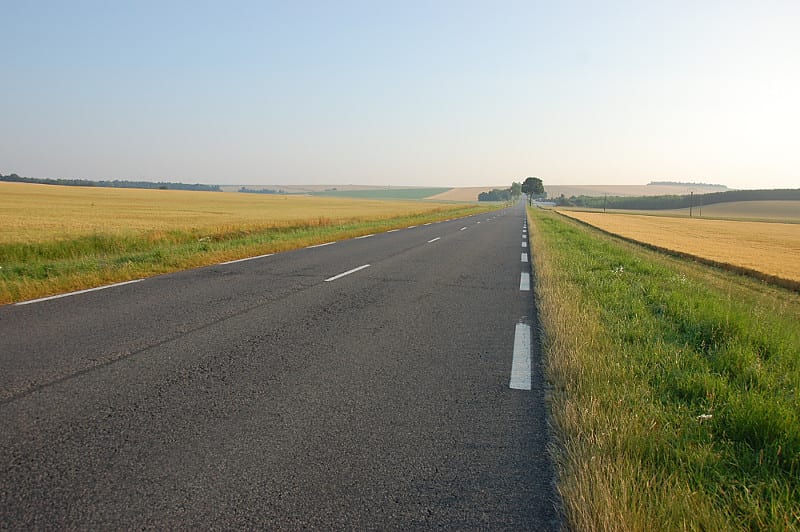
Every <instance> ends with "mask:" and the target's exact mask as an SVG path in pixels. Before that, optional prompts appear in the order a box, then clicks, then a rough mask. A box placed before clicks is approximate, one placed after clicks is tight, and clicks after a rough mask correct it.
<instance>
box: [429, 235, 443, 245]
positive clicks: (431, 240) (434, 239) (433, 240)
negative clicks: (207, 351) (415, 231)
mask: <svg viewBox="0 0 800 532" xmlns="http://www.w3.org/2000/svg"><path fill="white" fill-rule="evenodd" d="M440 238H442V237H440V236H437V237H436V238H432V239H430V240H428V244H430V243H431V242H436V241H437V240H439V239H440Z"/></svg>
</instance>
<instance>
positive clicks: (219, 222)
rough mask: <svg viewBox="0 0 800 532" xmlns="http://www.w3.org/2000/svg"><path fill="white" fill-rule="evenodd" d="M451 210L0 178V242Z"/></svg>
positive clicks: (377, 217)
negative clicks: (31, 181)
mask: <svg viewBox="0 0 800 532" xmlns="http://www.w3.org/2000/svg"><path fill="white" fill-rule="evenodd" d="M442 207H444V208H447V209H452V208H453V205H452V204H451V205H446V204H436V203H420V202H413V201H380V200H363V199H359V200H353V199H345V198H317V197H308V196H271V195H258V194H229V193H222V192H194V191H180V190H137V189H114V188H94V187H64V186H55V185H34V184H28V183H0V243H9V242H43V241H51V240H59V239H68V238H74V237H78V236H83V235H87V234H96V233H102V234H121V233H131V232H132V233H141V232H145V231H170V230H187V229H191V230H208V231H209V232H224V231H225V230H227V229H231V228H249V227H281V226H288V225H293V224H294V223H297V222H301V221H302V222H304V223H307V222H308V221H309V220H311V221H313V220H325V221H334V222H338V221H358V220H362V219H369V220H380V219H388V218H392V217H397V216H405V215H413V214H418V213H425V212H431V211H435V210H437V209H439V208H442Z"/></svg>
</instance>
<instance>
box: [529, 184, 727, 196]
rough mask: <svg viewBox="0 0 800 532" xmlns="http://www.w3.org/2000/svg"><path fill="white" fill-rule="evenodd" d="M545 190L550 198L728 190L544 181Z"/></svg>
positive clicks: (684, 186) (657, 194)
mask: <svg viewBox="0 0 800 532" xmlns="http://www.w3.org/2000/svg"><path fill="white" fill-rule="evenodd" d="M544 190H545V192H547V197H548V198H551V199H552V198H557V197H559V196H560V195H562V194H563V195H564V196H565V197H567V198H569V197H570V196H603V195H605V194H608V195H609V196H668V195H673V194H688V193H689V192H695V193H697V192H700V191H702V192H719V191H723V190H727V189H725V188H721V189H710V188H702V187H699V186H695V185H692V186H687V185H679V184H674V185H656V184H649V185H548V184H547V181H545V183H544Z"/></svg>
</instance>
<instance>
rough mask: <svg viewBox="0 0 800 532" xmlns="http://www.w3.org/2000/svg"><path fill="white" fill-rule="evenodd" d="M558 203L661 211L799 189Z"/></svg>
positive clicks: (767, 197) (798, 194) (794, 193)
mask: <svg viewBox="0 0 800 532" xmlns="http://www.w3.org/2000/svg"><path fill="white" fill-rule="evenodd" d="M555 199H556V201H557V203H558V204H559V205H562V206H575V207H588V208H593V209H602V208H604V207H605V208H608V209H624V210H664V209H686V208H690V207H692V206H694V207H697V206H701V205H702V206H705V205H714V204H717V203H727V202H741V201H794V200H800V189H776V190H729V191H726V192H711V193H709V194H694V195H691V194H682V195H668V196H634V197H623V196H571V197H569V198H568V197H566V196H564V197H559V198H555Z"/></svg>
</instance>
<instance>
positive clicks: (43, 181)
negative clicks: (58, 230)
mask: <svg viewBox="0 0 800 532" xmlns="http://www.w3.org/2000/svg"><path fill="white" fill-rule="evenodd" d="M0 181H8V182H12V183H35V184H39V185H62V186H68V187H107V188H147V189H160V190H167V189H169V190H202V191H209V192H220V191H221V190H222V189H221V188H220V186H219V185H201V184H199V183H198V184H194V185H189V184H186V183H171V182H163V181H162V182H158V183H151V182H150V181H120V180H114V181H90V180H88V179H50V178H39V177H20V176H18V175H17V174H9V175H1V174H0Z"/></svg>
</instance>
